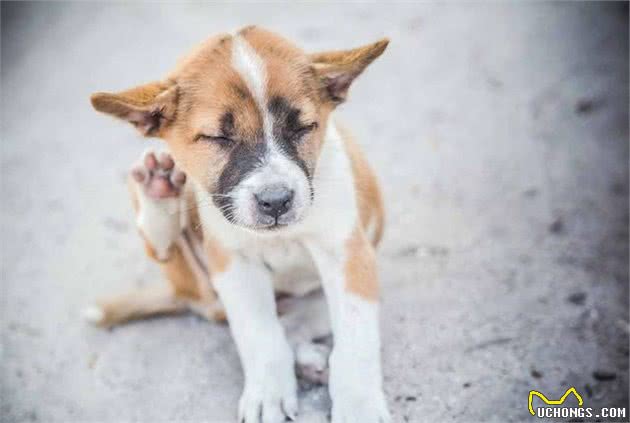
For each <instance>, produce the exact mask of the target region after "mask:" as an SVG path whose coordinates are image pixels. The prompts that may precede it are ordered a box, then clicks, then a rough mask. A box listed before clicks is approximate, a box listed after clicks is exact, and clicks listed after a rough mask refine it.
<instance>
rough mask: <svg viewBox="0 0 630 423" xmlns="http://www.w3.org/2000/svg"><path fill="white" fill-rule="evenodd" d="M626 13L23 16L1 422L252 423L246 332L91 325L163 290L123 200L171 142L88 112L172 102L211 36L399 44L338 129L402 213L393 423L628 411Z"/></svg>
mask: <svg viewBox="0 0 630 423" xmlns="http://www.w3.org/2000/svg"><path fill="white" fill-rule="evenodd" d="M627 15H628V9H627V6H626V7H624V6H623V5H619V4H612V3H607V4H601V3H600V4H594V3H554V4H548V3H528V4H524V3H518V4H517V3H508V4H505V3H502V4H500V3H482V4H472V3H466V4H457V3H449V4H432V3H423V4H412V3H406V4H397V5H393V4H392V5H379V4H370V5H359V4H350V3H348V4H339V5H326V6H323V5H315V4H305V3H304V4H295V5H289V4H274V5H271V4H248V5H226V4H223V5H220V4H196V3H194V4H181V5H178V6H174V5H168V4H160V3H154V4H132V5H127V4H122V3H115V4H114V3H112V4H100V3H67V4H64V3H39V4H33V3H21V4H9V3H6V2H3V3H2V56H1V59H2V142H1V145H2V152H1V163H2V178H1V184H2V200H1V201H0V208H1V213H2V215H1V220H0V223H1V229H2V285H1V286H2V307H1V311H2V319H1V320H2V323H1V328H2V349H1V351H0V353H1V355H0V358H1V364H0V366H1V371H2V373H1V378H0V380H1V382H0V383H1V387H2V391H1V393H0V395H1V403H2V404H1V408H0V420H2V421H3V422H27V421H41V422H112V423H118V422H131V421H133V422H158V421H160V422H162V421H164V422H166V421H188V422H202V421H203V422H231V421H234V420H235V419H234V415H235V410H236V403H237V400H238V397H239V394H240V389H241V384H242V374H241V370H240V367H239V363H238V359H237V355H236V351H235V348H234V345H233V343H232V340H231V338H230V335H229V333H228V329H227V327H226V326H221V325H216V324H210V323H208V322H205V321H202V320H200V319H199V318H197V317H194V316H182V317H173V318H160V319H153V320H149V321H143V322H138V323H134V324H130V325H127V326H124V327H120V328H118V329H115V330H113V331H109V332H108V331H103V330H98V329H95V328H92V327H90V326H88V325H86V324H85V323H84V322H83V321H82V320H81V319H80V317H79V312H80V310H81V308H82V307H83V306H85V305H86V304H88V303H90V301H92V300H93V299H94V298H96V297H98V296H101V295H106V294H111V293H116V292H121V291H124V290H127V289H129V288H131V287H133V286H139V285H145V284H156V283H162V281H161V280H160V279H161V278H160V275H159V273H158V271H157V269H156V266H155V265H154V264H152V263H151V262H149V261H148V260H146V259H145V257H144V253H143V251H142V244H141V242H140V239H139V237H138V235H137V233H136V230H135V228H134V226H133V223H132V217H131V216H132V213H131V208H130V205H129V201H128V199H127V193H126V187H125V184H124V182H123V179H124V176H125V173H126V170H127V168H128V166H129V164H130V163H131V162H132V161H133V160H134V159H135V158H136V157H137V156H138V155H139V154H140V152H141V151H142V150H143V149H144V148H145V147H147V146H148V145H159V144H158V143H157V142H155V141H145V140H141V139H139V137H138V136H136V135H135V132H133V131H132V130H131V129H130V128H129V127H127V126H125V125H123V124H122V123H118V122H114V121H113V120H111V119H108V118H106V117H104V116H101V115H98V114H97V113H95V112H94V111H93V110H91V107H90V105H89V101H88V97H89V95H90V93H92V92H94V91H99V90H116V89H122V88H126V87H130V86H132V85H134V84H137V83H141V82H145V81H149V80H154V79H157V78H159V77H160V76H162V75H163V74H164V73H165V72H166V71H167V70H168V69H169V68H170V67H171V66H172V65H173V64H174V62H175V60H176V58H177V57H179V56H180V55H181V54H182V53H183V52H185V51H186V50H187V49H189V48H190V47H191V46H193V45H194V44H195V43H196V42H197V41H199V40H202V39H204V38H205V37H206V36H207V35H208V34H212V33H215V32H218V31H228V30H232V29H235V28H238V27H239V26H243V25H245V24H251V23H257V24H259V25H262V26H266V27H269V28H271V29H274V30H276V31H278V32H280V33H282V34H285V35H286V36H288V37H290V38H292V39H295V40H296V41H297V42H299V44H301V45H303V46H304V47H305V48H307V49H309V50H317V49H330V48H341V47H350V46H356V45H359V44H361V43H367V42H369V41H372V40H375V39H377V38H379V37H381V36H384V35H387V36H389V37H391V39H392V42H391V45H390V47H389V49H388V51H387V52H386V53H385V55H384V56H383V57H382V58H381V59H379V60H378V61H377V62H376V63H375V64H374V65H373V66H372V67H371V68H370V69H369V70H368V71H367V73H366V74H365V75H364V76H363V77H361V79H360V80H359V81H358V82H357V84H356V85H355V87H354V90H353V92H352V96H351V100H350V102H349V103H348V104H347V105H345V106H343V107H342V109H341V111H340V114H341V115H342V116H343V118H345V120H346V122H347V123H349V124H350V125H351V126H352V127H353V128H354V129H355V132H356V133H357V134H358V135H359V138H360V140H361V141H362V143H363V145H364V146H365V149H366V150H367V154H368V156H369V158H370V160H371V162H372V163H373V164H374V166H375V168H376V170H377V172H378V174H379V175H380V178H381V180H382V185H383V187H384V190H385V196H386V199H387V210H388V229H387V233H386V238H385V242H384V244H383V247H382V249H381V251H380V274H381V278H382V285H383V306H382V333H383V335H382V338H383V360H384V377H385V390H386V392H387V397H388V399H389V402H390V405H391V409H392V413H393V415H394V421H396V422H406V421H409V422H440V421H456V422H471V421H496V422H508V421H524V422H528V421H535V420H536V419H535V418H534V417H532V416H530V415H529V414H528V410H527V396H528V392H529V391H530V390H532V389H536V390H539V391H541V392H543V393H545V394H546V395H547V396H548V397H550V398H555V397H559V396H560V395H561V394H562V393H563V392H564V391H565V390H566V389H567V388H568V387H569V386H575V387H576V389H577V390H578V391H579V392H580V393H581V394H582V396H583V397H584V403H585V406H588V407H594V408H595V409H598V408H599V407H609V406H626V407H628V332H629V323H628V309H629V307H628V40H627V36H628V18H627ZM302 398H303V401H302V407H303V412H302V421H323V420H324V419H325V418H324V417H323V416H324V415H325V408H326V406H327V404H328V400H327V398H326V396H325V390H324V389H323V388H313V389H305V390H304V392H303V394H302ZM627 412H630V409H629V410H627ZM307 416H308V417H307ZM622 420H623V419H622Z"/></svg>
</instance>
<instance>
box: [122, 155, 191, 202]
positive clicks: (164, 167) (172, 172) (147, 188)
mask: <svg viewBox="0 0 630 423" xmlns="http://www.w3.org/2000/svg"><path fill="white" fill-rule="evenodd" d="M131 176H132V177H133V179H134V180H135V181H136V182H137V183H139V184H141V185H142V186H143V188H144V192H145V194H146V195H147V196H149V197H151V198H154V199H160V198H172V197H177V196H179V194H180V193H181V190H182V187H183V186H184V184H185V183H186V174H185V173H184V172H182V171H180V170H178V169H177V168H176V167H175V161H174V160H173V158H172V157H171V155H170V154H168V153H160V155H159V157H156V155H155V154H154V153H153V152H149V153H147V154H145V156H144V159H143V161H142V163H141V164H139V165H137V166H134V167H133V168H132V169H131Z"/></svg>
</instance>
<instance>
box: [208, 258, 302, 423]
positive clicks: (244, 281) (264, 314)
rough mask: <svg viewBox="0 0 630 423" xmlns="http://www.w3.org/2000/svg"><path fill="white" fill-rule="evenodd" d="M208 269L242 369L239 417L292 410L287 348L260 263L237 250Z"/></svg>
mask: <svg viewBox="0 0 630 423" xmlns="http://www.w3.org/2000/svg"><path fill="white" fill-rule="evenodd" d="M216 267H219V269H218V270H219V271H216V273H215V274H213V282H214V287H215V289H216V290H217V292H218V294H219V297H220V298H221V300H222V301H223V304H224V307H225V311H226V314H227V318H228V321H229V324H230V329H231V331H232V336H233V338H234V341H235V342H236V347H237V349H238V353H239V356H240V358H241V364H242V366H243V371H244V373H245V388H244V390H243V394H242V396H241V399H240V402H239V410H238V414H239V422H245V423H259V422H262V423H276V422H284V421H285V417H289V418H291V419H294V418H295V416H296V414H297V383H296V379H295V372H294V362H293V352H292V350H291V348H290V346H289V344H288V342H287V340H286V337H285V334H284V330H283V328H282V326H281V325H280V322H279V320H278V317H277V313H276V305H275V299H274V294H273V286H272V281H271V278H270V276H269V274H268V271H267V270H266V269H265V268H264V266H262V265H261V264H259V263H257V262H255V261H250V260H248V259H246V258H243V257H241V256H239V255H232V256H230V257H229V258H228V257H227V256H226V257H224V258H223V259H222V263H221V265H220V266H215V268H216Z"/></svg>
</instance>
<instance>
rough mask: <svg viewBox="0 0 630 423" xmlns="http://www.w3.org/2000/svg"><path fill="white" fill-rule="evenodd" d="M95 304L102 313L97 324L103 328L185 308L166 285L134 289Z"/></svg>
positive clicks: (181, 301)
mask: <svg viewBox="0 0 630 423" xmlns="http://www.w3.org/2000/svg"><path fill="white" fill-rule="evenodd" d="M97 304H98V306H99V308H100V309H101V310H102V312H103V313H104V315H103V318H102V319H101V320H100V321H99V322H98V324H99V325H101V326H104V327H111V326H115V325H118V324H121V323H125V322H128V321H130V320H134V319H141V318H145V317H149V316H155V315H158V314H173V313H180V312H183V311H185V310H186V308H187V306H186V303H185V301H183V300H182V299H180V298H178V297H177V296H176V295H174V294H173V291H172V289H171V287H169V286H167V285H159V286H151V287H147V288H142V289H136V290H133V291H130V292H127V293H125V294H122V295H118V296H115V297H111V298H108V299H105V300H100V301H97Z"/></svg>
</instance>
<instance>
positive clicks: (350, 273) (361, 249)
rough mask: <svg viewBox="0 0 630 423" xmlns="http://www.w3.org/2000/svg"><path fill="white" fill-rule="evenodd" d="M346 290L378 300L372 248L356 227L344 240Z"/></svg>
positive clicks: (366, 298)
mask: <svg viewBox="0 0 630 423" xmlns="http://www.w3.org/2000/svg"><path fill="white" fill-rule="evenodd" d="M344 275H345V278H346V290H347V291H349V292H352V293H353V294H356V295H358V296H359V297H361V298H363V299H365V300H368V301H376V300H378V294H379V292H378V274H377V271H376V257H375V254H374V249H373V248H372V245H371V244H370V243H369V241H368V240H367V239H366V237H365V234H364V233H363V230H362V229H361V228H359V227H357V228H356V229H355V230H354V231H353V232H352V234H351V235H350V238H349V239H348V240H347V241H346V263H345V269H344Z"/></svg>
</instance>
